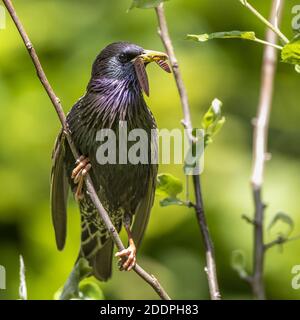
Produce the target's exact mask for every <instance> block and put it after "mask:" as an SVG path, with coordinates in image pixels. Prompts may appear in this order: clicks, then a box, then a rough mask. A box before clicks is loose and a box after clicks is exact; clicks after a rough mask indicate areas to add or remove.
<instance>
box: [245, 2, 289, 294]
mask: <svg viewBox="0 0 300 320" xmlns="http://www.w3.org/2000/svg"><path fill="white" fill-rule="evenodd" d="M282 9H283V1H281V0H273V4H272V10H271V16H270V21H271V22H272V23H275V21H277V20H278V19H279V18H280V16H281V12H282ZM272 30H273V29H269V28H268V29H267V34H266V41H267V42H270V43H276V42H277V35H276V34H275V33H274V32H273V31H274V30H273V31H272ZM277 34H278V33H277ZM276 64H277V52H276V49H275V48H273V47H270V46H265V50H264V56H263V64H262V76H261V90H260V99H259V105H258V111H257V118H256V119H255V121H254V132H253V168H252V176H251V185H252V193H253V201H254V206H255V218H254V222H255V223H254V252H253V275H252V281H251V286H252V290H253V294H254V296H255V297H256V298H257V299H265V288H264V282H263V271H264V253H265V250H264V233H263V224H264V210H265V204H264V203H263V200H262V185H263V177H264V169H265V161H266V159H267V154H268V153H267V144H268V143H267V142H268V129H269V118H270V112H271V107H272V98H273V89H274V78H275V71H276Z"/></svg>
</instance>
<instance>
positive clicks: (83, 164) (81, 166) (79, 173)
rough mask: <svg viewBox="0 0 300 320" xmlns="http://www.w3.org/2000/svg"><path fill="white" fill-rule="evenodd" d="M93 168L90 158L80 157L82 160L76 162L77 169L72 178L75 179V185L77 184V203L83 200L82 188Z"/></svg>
mask: <svg viewBox="0 0 300 320" xmlns="http://www.w3.org/2000/svg"><path fill="white" fill-rule="evenodd" d="M91 167H92V165H91V164H90V160H89V158H86V157H84V156H80V158H79V159H77V161H76V167H75V168H74V170H73V171H72V175H71V178H72V179H73V181H74V183H75V184H77V190H76V192H75V199H76V201H80V200H82V198H83V194H82V187H83V181H84V177H85V176H86V175H87V174H88V172H89V170H90V169H91Z"/></svg>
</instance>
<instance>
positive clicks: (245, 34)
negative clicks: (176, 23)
mask: <svg viewBox="0 0 300 320" xmlns="http://www.w3.org/2000/svg"><path fill="white" fill-rule="evenodd" d="M187 39H189V40H195V41H199V42H205V41H208V40H212V39H246V40H252V41H255V40H256V37H255V33H254V32H253V31H236V30H235V31H227V32H215V33H210V34H208V33H203V34H199V35H196V34H188V35H187Z"/></svg>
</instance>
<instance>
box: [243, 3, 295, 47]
mask: <svg viewBox="0 0 300 320" xmlns="http://www.w3.org/2000/svg"><path fill="white" fill-rule="evenodd" d="M240 2H241V3H242V5H243V6H245V7H246V8H247V9H249V10H250V11H251V12H252V13H253V14H254V15H255V16H256V17H257V18H258V19H259V20H261V21H262V22H263V23H264V24H265V25H266V26H267V27H268V28H269V29H271V30H272V31H273V32H275V33H276V34H277V35H278V37H279V38H280V39H281V40H282V41H283V42H284V43H289V39H288V38H287V37H286V36H285V35H284V34H283V33H282V32H281V31H280V29H279V28H278V20H279V19H277V17H278V16H279V14H278V13H279V12H280V11H281V9H280V4H279V5H278V6H277V7H276V8H275V9H274V10H275V11H274V12H275V14H276V18H275V19H273V20H272V21H271V22H270V21H268V20H267V19H266V18H265V17H263V16H262V15H261V14H260V13H259V12H258V11H257V10H256V9H255V8H254V7H253V6H252V5H251V4H250V3H249V2H248V1H246V0H240Z"/></svg>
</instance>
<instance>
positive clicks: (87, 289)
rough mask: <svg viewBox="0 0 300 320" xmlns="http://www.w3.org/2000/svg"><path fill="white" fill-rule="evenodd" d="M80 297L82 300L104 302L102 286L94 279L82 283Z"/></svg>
mask: <svg viewBox="0 0 300 320" xmlns="http://www.w3.org/2000/svg"><path fill="white" fill-rule="evenodd" d="M79 297H80V298H81V299H82V300H104V295H103V292H102V290H101V288H100V284H99V283H98V282H97V281H96V280H94V279H92V278H89V279H84V280H83V281H81V282H80V285H79Z"/></svg>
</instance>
